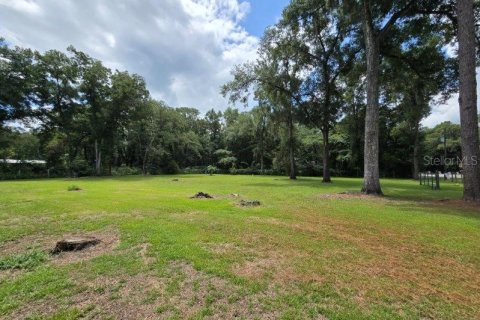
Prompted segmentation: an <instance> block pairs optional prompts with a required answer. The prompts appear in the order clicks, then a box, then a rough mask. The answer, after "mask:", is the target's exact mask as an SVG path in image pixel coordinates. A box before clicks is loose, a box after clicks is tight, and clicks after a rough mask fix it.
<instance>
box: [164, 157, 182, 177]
mask: <svg viewBox="0 0 480 320" xmlns="http://www.w3.org/2000/svg"><path fill="white" fill-rule="evenodd" d="M162 173H164V174H177V173H180V167H179V166H178V163H177V162H176V161H175V160H169V161H168V162H167V164H166V165H165V166H164V167H162Z"/></svg>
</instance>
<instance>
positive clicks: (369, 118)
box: [362, 1, 382, 194]
mask: <svg viewBox="0 0 480 320" xmlns="http://www.w3.org/2000/svg"><path fill="white" fill-rule="evenodd" d="M365 3H368V2H367V1H366V2H365ZM369 16H370V8H369V6H368V5H367V4H366V5H365V18H364V19H365V21H364V36H365V48H366V54H367V108H366V113H365V145H364V173H363V174H364V177H363V188H362V192H364V193H366V194H382V189H381V188H380V173H379V172H380V170H379V163H378V155H379V150H378V147H379V146H378V136H379V113H380V110H379V105H378V91H379V87H378V77H379V67H380V52H379V44H378V37H377V35H376V34H375V31H374V29H373V25H372V24H371V21H370V18H369Z"/></svg>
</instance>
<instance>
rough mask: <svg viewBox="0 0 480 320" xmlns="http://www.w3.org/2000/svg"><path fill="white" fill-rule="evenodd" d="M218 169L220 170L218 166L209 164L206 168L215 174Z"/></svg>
mask: <svg viewBox="0 0 480 320" xmlns="http://www.w3.org/2000/svg"><path fill="white" fill-rule="evenodd" d="M217 171H218V168H217V167H215V166H208V167H207V169H206V170H205V172H206V173H207V174H209V175H213V174H215V173H217Z"/></svg>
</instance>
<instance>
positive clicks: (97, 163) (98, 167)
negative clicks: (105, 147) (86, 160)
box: [95, 139, 102, 176]
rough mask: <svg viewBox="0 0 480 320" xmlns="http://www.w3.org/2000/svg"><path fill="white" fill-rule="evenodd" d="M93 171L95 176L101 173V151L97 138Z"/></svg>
mask: <svg viewBox="0 0 480 320" xmlns="http://www.w3.org/2000/svg"><path fill="white" fill-rule="evenodd" d="M95 173H96V175H97V176H99V175H101V174H102V151H100V147H99V145H98V140H97V139H95Z"/></svg>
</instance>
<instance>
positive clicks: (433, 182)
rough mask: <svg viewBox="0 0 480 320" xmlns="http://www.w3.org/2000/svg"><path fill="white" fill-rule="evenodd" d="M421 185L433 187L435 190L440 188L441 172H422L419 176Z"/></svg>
mask: <svg viewBox="0 0 480 320" xmlns="http://www.w3.org/2000/svg"><path fill="white" fill-rule="evenodd" d="M418 178H419V180H420V185H424V186H429V187H432V189H433V190H440V173H439V172H438V171H435V172H434V173H432V172H420V173H419V176H418Z"/></svg>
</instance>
